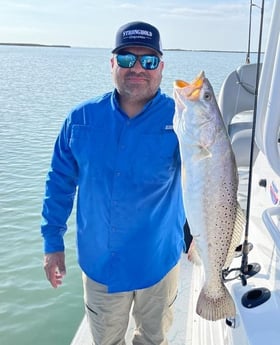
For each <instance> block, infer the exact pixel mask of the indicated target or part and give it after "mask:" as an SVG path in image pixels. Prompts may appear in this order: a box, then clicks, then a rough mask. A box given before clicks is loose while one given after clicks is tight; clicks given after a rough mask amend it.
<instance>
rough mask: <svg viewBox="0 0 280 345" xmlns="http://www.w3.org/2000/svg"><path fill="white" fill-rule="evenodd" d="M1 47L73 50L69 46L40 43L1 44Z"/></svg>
mask: <svg viewBox="0 0 280 345" xmlns="http://www.w3.org/2000/svg"><path fill="white" fill-rule="evenodd" d="M0 46H24V47H50V48H71V46H68V45H61V44H38V43H0Z"/></svg>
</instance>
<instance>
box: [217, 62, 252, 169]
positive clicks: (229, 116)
mask: <svg viewBox="0 0 280 345" xmlns="http://www.w3.org/2000/svg"><path fill="white" fill-rule="evenodd" d="M256 74H257V64H245V65H242V66H240V67H239V68H238V69H236V70H235V71H233V72H231V73H230V74H229V75H228V76H227V78H226V79H225V81H224V82H223V84H222V87H221V91H220V93H219V97H218V105H219V107H220V110H221V114H222V116H223V119H224V122H225V126H226V129H227V131H228V134H229V136H230V139H231V142H232V147H233V151H234V153H235V157H236V162H237V166H238V167H240V166H245V167H247V166H249V164H250V151H251V135H252V127H253V122H252V118H253V109H254V103H255V86H256ZM258 151H259V150H258V147H257V145H256V144H255V145H254V156H253V159H254V160H255V158H256V156H257V153H258Z"/></svg>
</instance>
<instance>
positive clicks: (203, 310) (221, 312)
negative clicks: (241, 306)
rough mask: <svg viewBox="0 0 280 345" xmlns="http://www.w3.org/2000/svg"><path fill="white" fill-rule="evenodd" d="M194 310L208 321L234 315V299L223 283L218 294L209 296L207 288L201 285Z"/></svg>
mask: <svg viewBox="0 0 280 345" xmlns="http://www.w3.org/2000/svg"><path fill="white" fill-rule="evenodd" d="M196 312H197V314H198V315H200V316H201V317H202V318H204V319H206V320H209V321H216V320H219V319H226V318H229V317H235V314H236V309H235V304H234V301H233V299H232V297H231V295H230V293H229V292H228V289H227V288H226V287H225V285H224V284H223V285H222V286H221V292H220V293H219V295H216V296H211V295H209V292H208V291H207V288H205V287H203V289H202V290H201V292H200V295H199V297H198V301H197V305H196Z"/></svg>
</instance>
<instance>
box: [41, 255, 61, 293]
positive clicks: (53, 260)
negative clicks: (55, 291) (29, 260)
mask: <svg viewBox="0 0 280 345" xmlns="http://www.w3.org/2000/svg"><path fill="white" fill-rule="evenodd" d="M44 269H45V272H46V276H47V279H48V280H49V282H50V283H51V285H52V286H53V287H54V288H57V287H58V286H59V285H61V284H62V278H63V277H64V276H65V274H66V268H65V255H64V252H56V253H50V254H45V256H44Z"/></svg>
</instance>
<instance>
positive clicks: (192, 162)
mask: <svg viewBox="0 0 280 345" xmlns="http://www.w3.org/2000/svg"><path fill="white" fill-rule="evenodd" d="M174 99H175V104H176V112H175V115H174V120H173V127H174V131H175V133H176V134H177V137H178V140H179V145H180V154H181V161H182V189H183V200H184V207H185V212H186V216H187V219H188V223H189V226H190V229H191V233H192V236H193V242H194V243H193V244H192V245H191V247H190V250H189V253H188V256H189V257H190V259H191V260H192V261H196V262H198V261H200V262H201V263H202V265H203V268H204V273H205V282H204V285H203V287H202V290H201V292H200V294H199V297H198V301H197V307H196V312H197V313H198V314H199V315H200V316H201V317H203V318H205V319H207V320H213V321H215V320H218V319H222V318H228V317H234V316H235V314H236V309H235V303H234V301H233V299H232V297H231V295H230V294H229V292H228V290H227V288H226V286H225V285H224V282H223V277H222V270H223V268H225V267H228V266H229V265H230V264H231V261H232V259H233V257H234V251H235V248H236V246H237V245H238V244H239V243H240V239H241V234H242V231H243V230H244V224H245V217H244V214H243V211H242V210H241V208H240V206H239V204H238V202H237V187H238V174H237V168H236V162H235V157H234V154H233V151H232V147H231V144H230V140H229V137H228V135H227V132H226V128H225V125H224V122H223V119H222V116H221V114H220V111H219V108H218V105H217V102H216V98H215V95H214V92H213V89H212V86H211V84H210V82H209V81H208V80H207V79H206V78H205V75H204V73H201V74H200V75H199V76H198V77H197V78H196V79H195V80H194V81H193V82H192V83H188V82H185V81H182V80H180V81H176V82H175V83H174ZM198 256H199V258H198Z"/></svg>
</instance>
